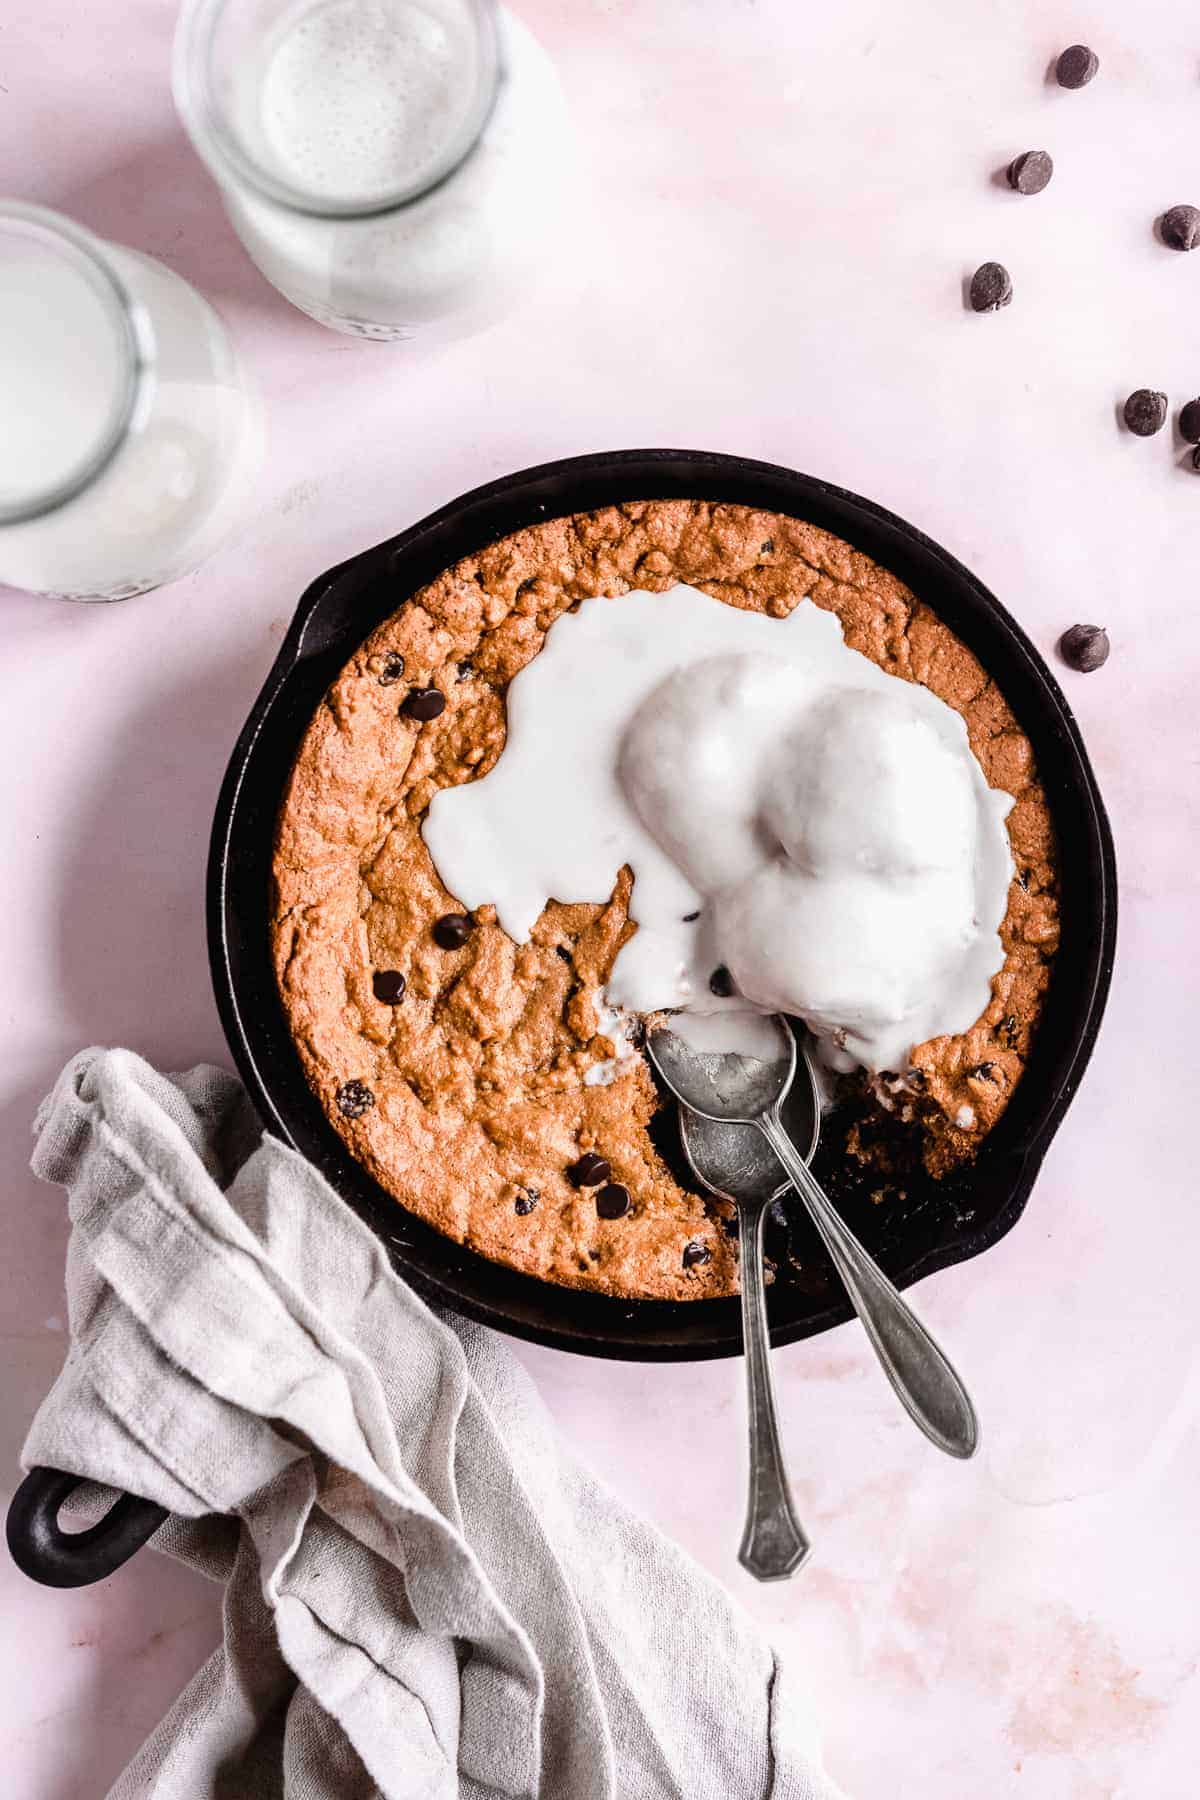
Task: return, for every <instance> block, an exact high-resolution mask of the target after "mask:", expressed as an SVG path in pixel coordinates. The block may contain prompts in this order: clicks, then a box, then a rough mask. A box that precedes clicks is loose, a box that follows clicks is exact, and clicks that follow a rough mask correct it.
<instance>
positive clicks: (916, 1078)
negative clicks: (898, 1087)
mask: <svg viewBox="0 0 1200 1800" xmlns="http://www.w3.org/2000/svg"><path fill="white" fill-rule="evenodd" d="M925 1081H926V1076H925V1071H924V1069H910V1070H909V1071H908V1085H909V1087H914V1088H916V1089H917V1091H918V1093H919V1092H920V1090H921V1089H922V1088H923V1087H924V1086H925Z"/></svg>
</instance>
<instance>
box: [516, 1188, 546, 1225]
mask: <svg viewBox="0 0 1200 1800" xmlns="http://www.w3.org/2000/svg"><path fill="white" fill-rule="evenodd" d="M540 1199H541V1195H540V1194H539V1192H538V1190H537V1189H536V1188H526V1189H525V1191H524V1193H521V1194H518V1195H517V1197H516V1199H515V1200H514V1201H513V1211H514V1212H515V1213H517V1214H518V1215H519V1217H520V1218H522V1219H524V1218H525V1217H527V1215H528V1214H529V1213H531V1212H532V1211H533V1209H534V1207H535V1206H536V1205H537V1203H538V1201H539V1200H540Z"/></svg>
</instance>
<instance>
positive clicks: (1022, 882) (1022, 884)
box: [1016, 869, 1029, 894]
mask: <svg viewBox="0 0 1200 1800" xmlns="http://www.w3.org/2000/svg"><path fill="white" fill-rule="evenodd" d="M1016 883H1017V886H1018V887H1019V888H1020V890H1021V892H1022V893H1023V894H1027V893H1028V892H1029V870H1028V869H1018V870H1017V873H1016Z"/></svg>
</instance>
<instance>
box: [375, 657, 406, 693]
mask: <svg viewBox="0 0 1200 1800" xmlns="http://www.w3.org/2000/svg"><path fill="white" fill-rule="evenodd" d="M403 673H404V658H403V657H402V656H401V654H400V652H399V651H398V650H389V651H388V652H387V654H386V656H385V657H384V659H383V662H382V663H381V665H380V668H379V673H378V680H379V685H380V687H391V685H392V683H393V681H399V679H400V677H401V676H402V675H403Z"/></svg>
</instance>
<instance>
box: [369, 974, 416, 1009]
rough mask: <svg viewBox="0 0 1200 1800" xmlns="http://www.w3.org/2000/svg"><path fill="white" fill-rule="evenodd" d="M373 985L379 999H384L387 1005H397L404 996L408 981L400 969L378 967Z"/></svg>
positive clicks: (372, 981) (373, 978)
mask: <svg viewBox="0 0 1200 1800" xmlns="http://www.w3.org/2000/svg"><path fill="white" fill-rule="evenodd" d="M371 986H372V987H373V988H374V990H375V998H376V999H377V1000H382V1001H383V1004H384V1005H385V1006H397V1005H399V1003H400V1001H401V1000H403V998H404V990H405V988H406V987H407V986H408V983H407V981H405V979H404V977H403V975H402V974H401V973H400V971H399V969H376V971H375V974H374V976H373V977H372V980H371Z"/></svg>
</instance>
